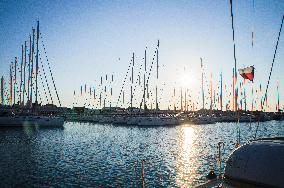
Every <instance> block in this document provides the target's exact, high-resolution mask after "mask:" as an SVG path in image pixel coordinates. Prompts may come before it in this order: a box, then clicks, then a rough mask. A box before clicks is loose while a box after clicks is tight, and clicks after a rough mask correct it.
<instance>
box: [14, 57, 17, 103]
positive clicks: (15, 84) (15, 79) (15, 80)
mask: <svg viewBox="0 0 284 188" xmlns="http://www.w3.org/2000/svg"><path fill="white" fill-rule="evenodd" d="M14 68H15V74H14V76H15V78H14V104H16V86H17V57H15V67H14Z"/></svg>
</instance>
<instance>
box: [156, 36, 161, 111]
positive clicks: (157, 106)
mask: <svg viewBox="0 0 284 188" xmlns="http://www.w3.org/2000/svg"><path fill="white" fill-rule="evenodd" d="M159 47H160V41H159V40H158V45H157V84H158V79H159ZM157 84H156V110H158V108H159V105H158V86H157Z"/></svg>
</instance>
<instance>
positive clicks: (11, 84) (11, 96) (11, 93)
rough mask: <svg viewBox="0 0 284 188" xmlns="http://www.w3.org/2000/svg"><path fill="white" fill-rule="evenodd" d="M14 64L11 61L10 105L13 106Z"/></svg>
mask: <svg viewBox="0 0 284 188" xmlns="http://www.w3.org/2000/svg"><path fill="white" fill-rule="evenodd" d="M12 64H13V62H11V64H10V101H9V103H10V106H12V98H13V75H12Z"/></svg>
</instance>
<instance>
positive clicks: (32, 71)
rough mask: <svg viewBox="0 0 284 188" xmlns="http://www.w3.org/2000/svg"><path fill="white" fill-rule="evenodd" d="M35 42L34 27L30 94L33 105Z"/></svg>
mask: <svg viewBox="0 0 284 188" xmlns="http://www.w3.org/2000/svg"><path fill="white" fill-rule="evenodd" d="M34 42H35V29H34V28H33V42H32V51H31V66H32V70H31V94H30V102H31V105H32V103H33V73H34V64H33V63H34V62H33V61H34Z"/></svg>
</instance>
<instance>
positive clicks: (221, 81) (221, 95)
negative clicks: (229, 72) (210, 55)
mask: <svg viewBox="0 0 284 188" xmlns="http://www.w3.org/2000/svg"><path fill="white" fill-rule="evenodd" d="M220 85H221V86H220V90H221V91H220V107H221V111H223V75H222V72H221V74H220Z"/></svg>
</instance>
